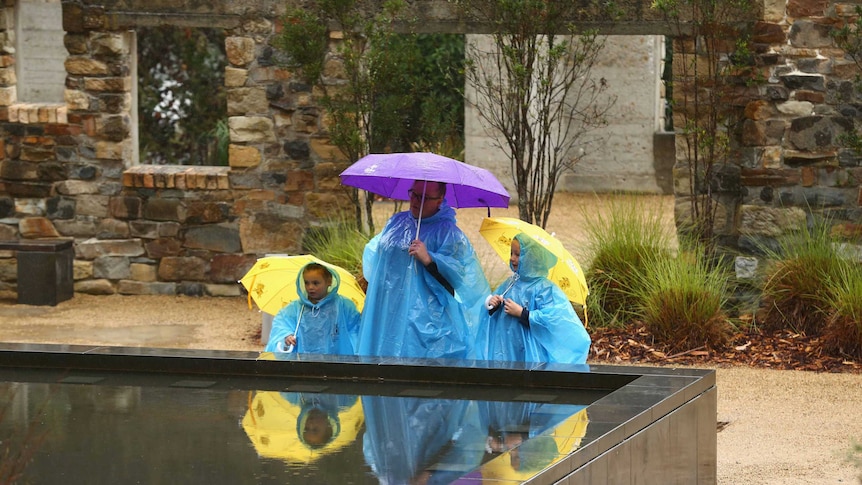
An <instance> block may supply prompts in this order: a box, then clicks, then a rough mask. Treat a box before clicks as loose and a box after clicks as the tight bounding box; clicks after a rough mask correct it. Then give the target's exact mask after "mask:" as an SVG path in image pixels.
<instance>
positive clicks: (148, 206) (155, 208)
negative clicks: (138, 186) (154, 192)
mask: <svg viewBox="0 0 862 485" xmlns="http://www.w3.org/2000/svg"><path fill="white" fill-rule="evenodd" d="M143 214H144V217H145V218H146V219H152V220H155V221H176V222H184V221H185V220H186V209H185V206H184V205H183V203H182V201H180V200H179V199H156V198H151V199H148V200H147V201H146V202H145V203H144V212H143Z"/></svg>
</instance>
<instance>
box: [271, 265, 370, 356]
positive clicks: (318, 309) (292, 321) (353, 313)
mask: <svg viewBox="0 0 862 485" xmlns="http://www.w3.org/2000/svg"><path fill="white" fill-rule="evenodd" d="M340 285H341V279H340V278H339V276H338V272H336V271H332V270H330V269H329V268H327V267H326V266H324V265H322V264H318V263H309V264H307V265H305V266H303V268H302V269H301V270H300V271H299V275H298V276H297V278H296V292H297V294H298V295H299V298H298V299H296V300H293V301H292V302H290V303H289V304H288V305H287V306H285V307H284V308H282V309H281V310H280V311H279V312H278V313H277V314H276V315H275V318H274V319H273V320H272V329H271V330H270V333H269V342H268V343H267V345H266V349H265V351H266V352H291V351H293V350H294V349H295V350H296V352H298V353H310V354H340V355H356V346H357V343H358V339H359V311H358V310H357V309H356V305H354V304H353V302H352V301H350V299H349V298H345V297H343V296H341V295H339V294H338V287H339V286H340Z"/></svg>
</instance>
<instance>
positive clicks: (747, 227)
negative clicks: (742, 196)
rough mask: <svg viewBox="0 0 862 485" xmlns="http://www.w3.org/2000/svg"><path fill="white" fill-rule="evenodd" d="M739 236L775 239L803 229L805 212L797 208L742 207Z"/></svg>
mask: <svg viewBox="0 0 862 485" xmlns="http://www.w3.org/2000/svg"><path fill="white" fill-rule="evenodd" d="M740 216H741V219H740V226H739V232H740V234H744V235H747V236H769V237H776V236H780V235H781V234H784V233H787V232H790V231H794V230H799V229H804V228H805V224H806V218H805V211H803V210H802V209H800V208H798V207H787V208H783V207H764V206H756V205H743V206H742V207H741V208H740Z"/></svg>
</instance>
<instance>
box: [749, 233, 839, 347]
mask: <svg viewBox="0 0 862 485" xmlns="http://www.w3.org/2000/svg"><path fill="white" fill-rule="evenodd" d="M765 252H766V254H767V257H768V258H769V259H770V261H771V262H770V263H769V264H768V265H767V269H766V272H765V276H764V282H763V299H762V309H761V312H760V317H759V320H760V321H761V322H762V324H763V327H764V328H766V329H768V330H782V329H789V330H792V331H794V332H797V333H805V334H807V335H812V336H816V335H820V334H822V332H823V329H824V325H825V322H826V319H827V316H828V314H829V308H828V307H829V304H828V302H829V301H830V299H831V295H830V287H829V285H826V284H824V282H825V281H827V280H829V279H830V278H834V277H835V275H836V274H837V272H838V271H839V267H840V265H841V264H842V257H841V255H840V254H839V253H838V251H837V250H836V248H835V246H834V245H833V239H832V237H831V236H830V228H829V225H828V224H827V223H826V222H819V223H816V224H814V225H813V227H812V228H811V229H803V230H800V231H796V232H794V233H793V234H791V235H788V236H786V237H784V238H782V239H779V241H778V249H777V250H768V249H767V250H765Z"/></svg>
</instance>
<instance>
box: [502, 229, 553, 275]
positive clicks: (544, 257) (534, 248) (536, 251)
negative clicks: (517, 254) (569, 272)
mask: <svg viewBox="0 0 862 485" xmlns="http://www.w3.org/2000/svg"><path fill="white" fill-rule="evenodd" d="M515 240H517V241H518V243H520V244H521V258H520V260H519V262H518V271H517V273H518V276H519V277H520V278H521V279H524V280H530V279H535V278H543V277H546V276H548V271H549V270H550V269H551V268H553V267H554V265H555V264H557V257H556V256H554V255H553V254H551V252H550V251H548V250H547V249H545V247H544V246H542V245H541V244H539V243H538V242H536V241H535V240H534V239H532V238H531V237H529V236H527V235H526V234H524V233H520V234H517V235H516V236H515ZM509 266H510V268H511V263H509Z"/></svg>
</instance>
